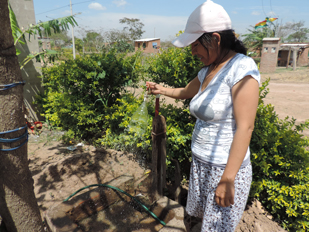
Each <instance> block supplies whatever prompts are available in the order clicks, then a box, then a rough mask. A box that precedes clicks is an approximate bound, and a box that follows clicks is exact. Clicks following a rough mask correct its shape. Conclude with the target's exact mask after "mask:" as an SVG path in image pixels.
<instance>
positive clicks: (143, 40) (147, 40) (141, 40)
mask: <svg viewBox="0 0 309 232" xmlns="http://www.w3.org/2000/svg"><path fill="white" fill-rule="evenodd" d="M158 39H160V38H147V39H138V40H134V42H149V41H153V40H158Z"/></svg>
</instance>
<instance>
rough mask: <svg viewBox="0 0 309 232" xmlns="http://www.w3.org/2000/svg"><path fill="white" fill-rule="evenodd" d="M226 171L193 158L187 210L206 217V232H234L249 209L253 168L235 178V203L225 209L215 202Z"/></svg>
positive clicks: (249, 166)
mask: <svg viewBox="0 0 309 232" xmlns="http://www.w3.org/2000/svg"><path fill="white" fill-rule="evenodd" d="M223 172H224V169H223V168H219V167H215V166H211V165H209V164H205V163H203V162H200V161H198V160H197V159H196V158H194V157H192V164H191V171H190V182H189V192H188V200H187V206H186V211H187V212H188V214H189V215H191V216H194V217H199V218H203V223H202V232H210V231H216V232H233V231H235V229H236V226H237V224H238V223H239V220H240V219H241V216H242V214H243V212H244V210H245V207H246V203H247V199H248V195H249V191H250V185H251V181H252V166H251V164H248V165H247V166H245V167H244V168H241V169H239V171H238V173H237V175H236V178H235V198H234V204H233V205H231V206H229V207H221V206H219V205H217V203H216V201H215V191H216V188H217V186H218V184H219V181H220V179H221V176H222V174H223Z"/></svg>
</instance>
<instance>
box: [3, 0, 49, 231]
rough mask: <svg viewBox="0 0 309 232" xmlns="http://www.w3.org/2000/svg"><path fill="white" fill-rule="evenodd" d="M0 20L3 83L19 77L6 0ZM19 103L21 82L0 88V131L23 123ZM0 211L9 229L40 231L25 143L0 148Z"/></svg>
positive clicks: (38, 213)
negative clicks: (10, 149)
mask: <svg viewBox="0 0 309 232" xmlns="http://www.w3.org/2000/svg"><path fill="white" fill-rule="evenodd" d="M0 22H1V29H0V85H6V84H12V83H16V82H20V81H22V77H21V72H20V69H19V64H18V59H17V56H16V52H15V47H14V41H13V36H12V31H11V27H10V19H9V10H8V2H7V0H1V1H0ZM22 105H23V87H22V85H18V86H16V87H13V88H11V89H8V90H3V91H0V132H4V131H10V130H14V129H17V128H20V127H23V126H25V123H26V122H25V118H24V113H23V109H22V108H23V107H22ZM25 130H27V128H26V129H22V130H19V131H17V132H13V133H8V134H4V135H0V136H1V138H7V139H11V138H18V137H19V136H21V135H23V134H24V133H25ZM24 141H25V139H22V140H21V141H18V142H14V143H0V149H9V148H13V147H17V146H18V145H20V144H21V143H22V142H24ZM0 215H1V217H2V220H3V221H4V223H5V226H6V228H7V230H8V231H9V232H16V231H17V232H25V231H27V232H28V231H29V232H30V231H31V232H41V231H44V228H43V223H42V219H41V215H40V211H39V207H38V205H37V201H36V198H35V195H34V191H33V179H32V177H31V173H30V170H29V167H28V158H27V145H26V144H25V145H23V146H21V147H20V148H18V149H16V150H13V151H0Z"/></svg>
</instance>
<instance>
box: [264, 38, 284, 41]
mask: <svg viewBox="0 0 309 232" xmlns="http://www.w3.org/2000/svg"><path fill="white" fill-rule="evenodd" d="M278 40H280V38H264V39H263V41H278Z"/></svg>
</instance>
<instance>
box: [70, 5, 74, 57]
mask: <svg viewBox="0 0 309 232" xmlns="http://www.w3.org/2000/svg"><path fill="white" fill-rule="evenodd" d="M70 8H71V16H73V10H72V1H71V0H70ZM72 43H73V59H74V60H75V39H74V27H72Z"/></svg>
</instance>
